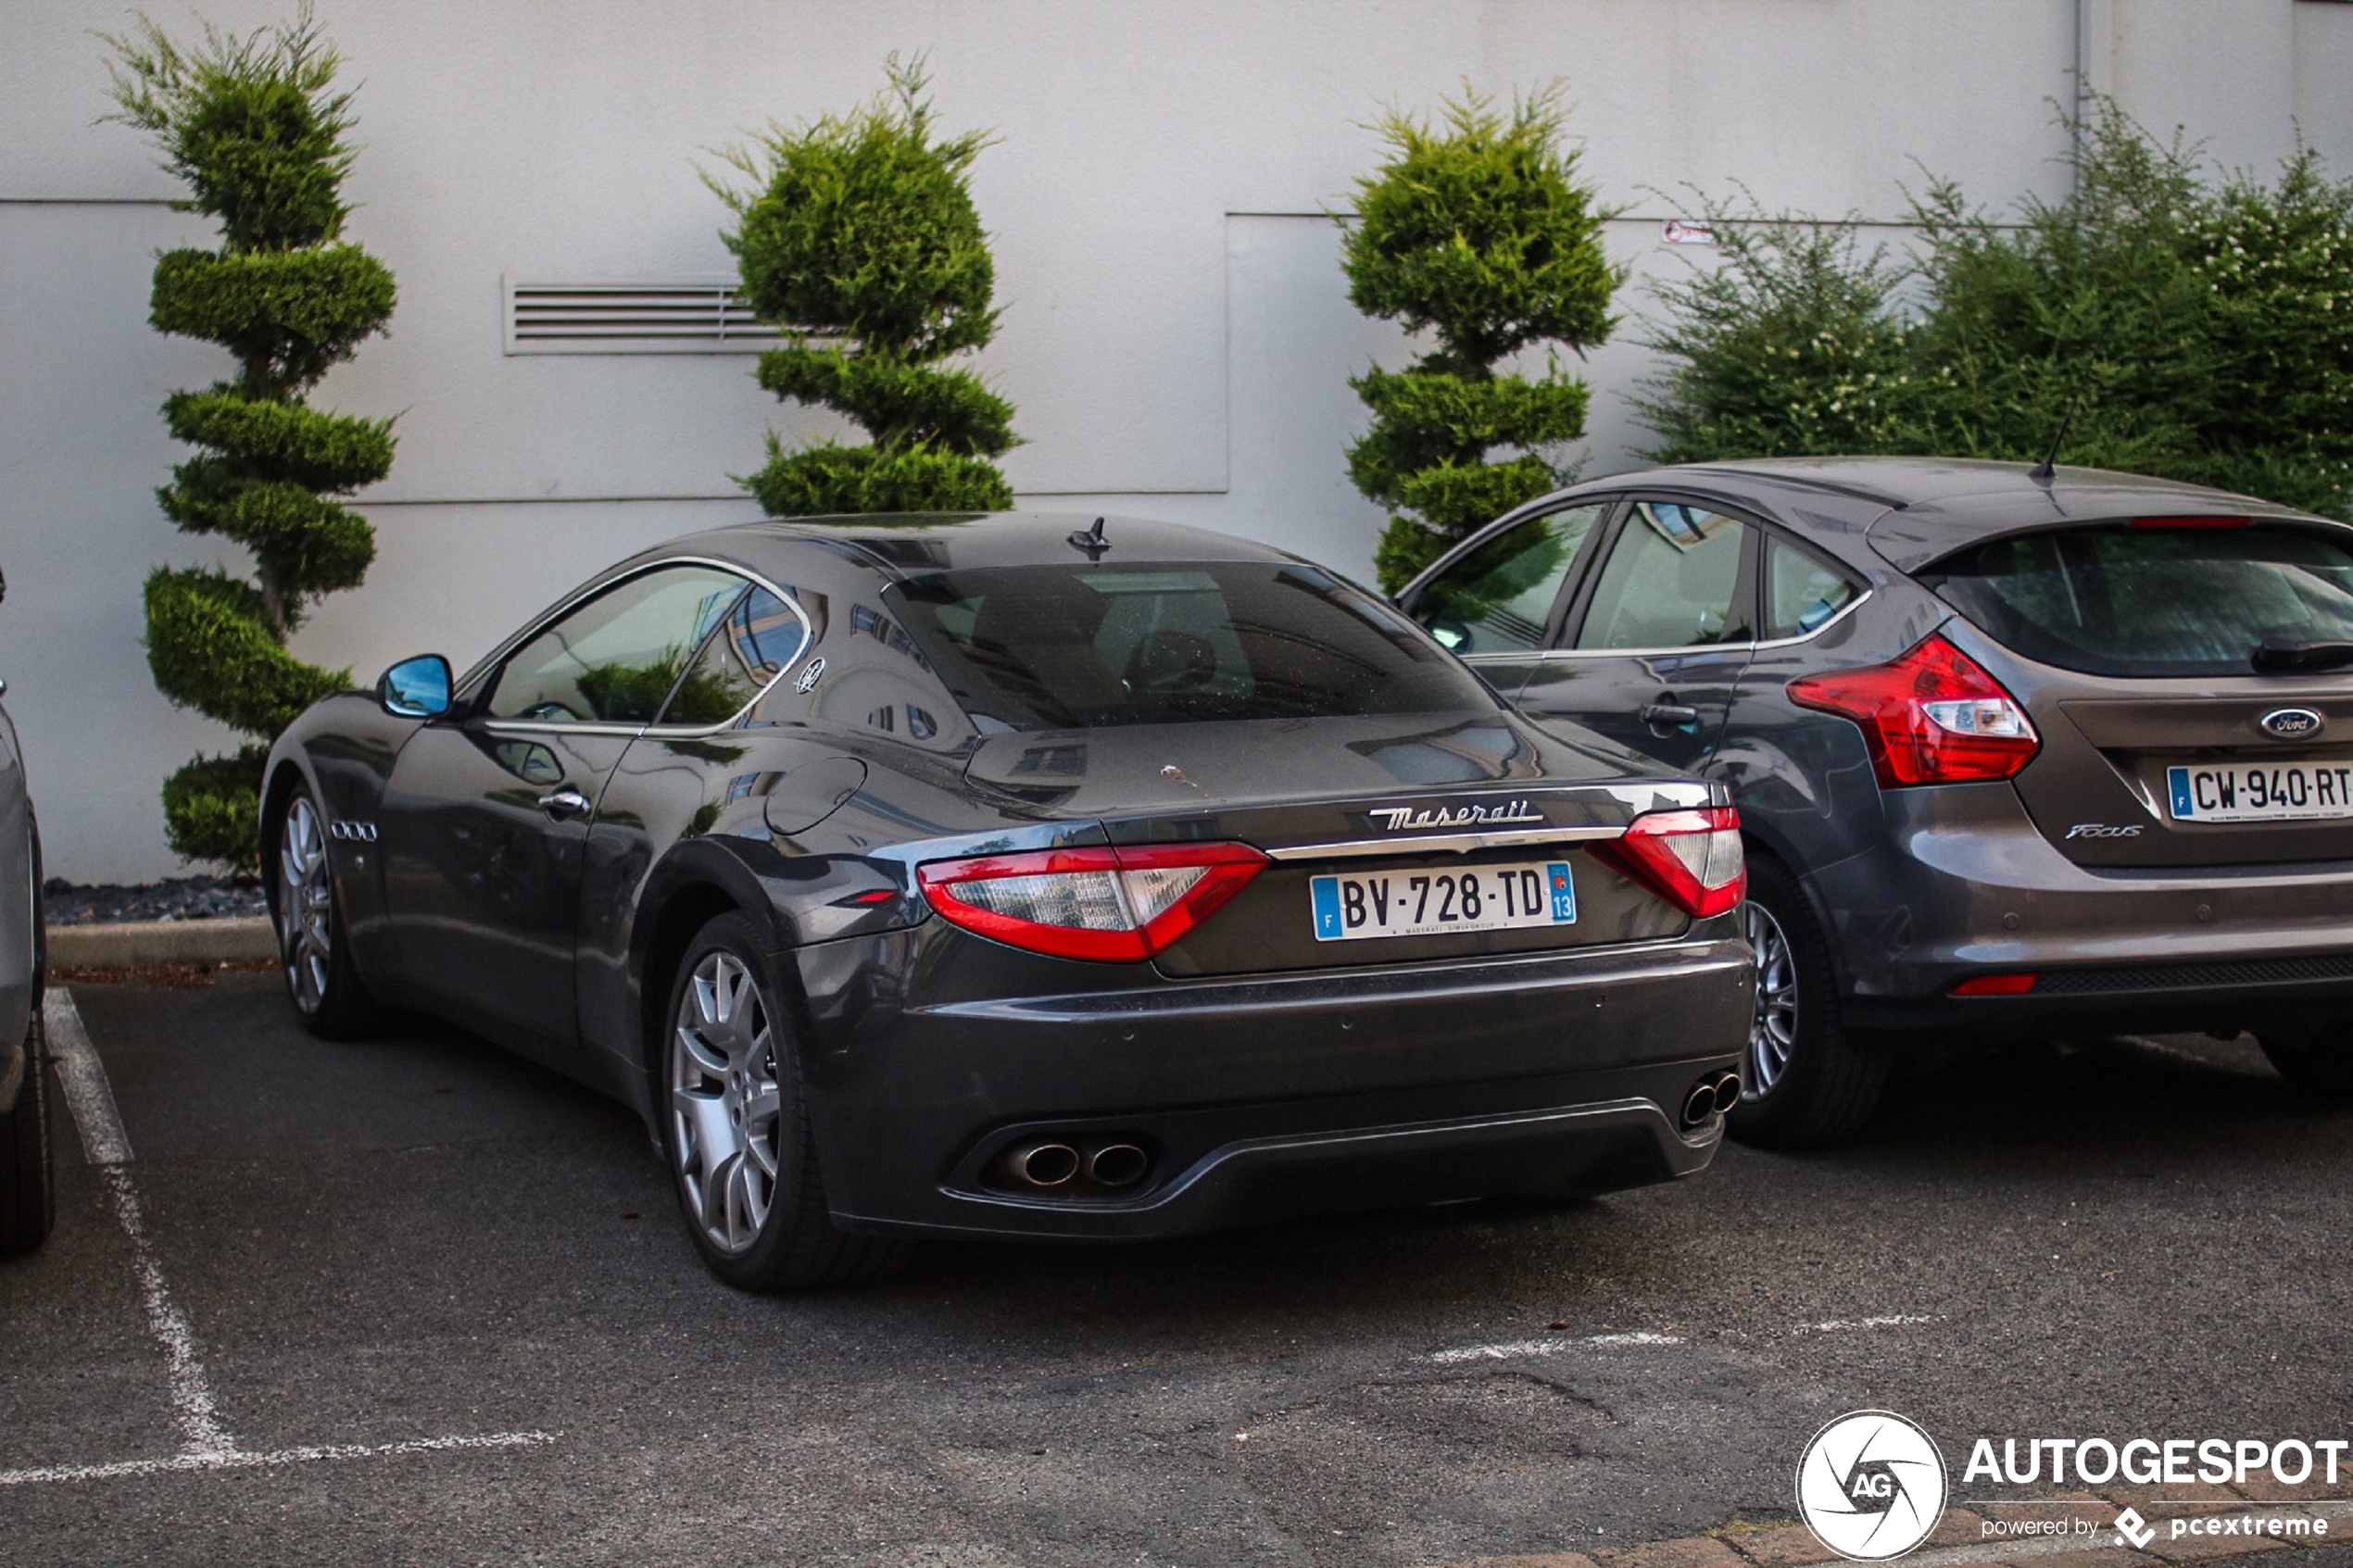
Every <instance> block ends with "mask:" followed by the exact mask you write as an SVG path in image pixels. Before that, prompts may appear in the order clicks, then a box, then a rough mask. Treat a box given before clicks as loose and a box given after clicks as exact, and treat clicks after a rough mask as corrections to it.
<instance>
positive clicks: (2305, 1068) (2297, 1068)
mask: <svg viewBox="0 0 2353 1568" xmlns="http://www.w3.org/2000/svg"><path fill="white" fill-rule="evenodd" d="M2255 1038H2256V1043H2257V1044H2258V1045H2260V1046H2261V1047H2263V1054H2264V1055H2265V1056H2267V1057H2269V1058H2271V1065H2272V1067H2273V1068H2275V1069H2277V1070H2278V1072H2279V1075H2280V1076H2281V1077H2283V1078H2284V1079H2286V1080H2287V1081H2288V1082H2289V1083H2290V1084H2293V1085H2295V1086H2296V1088H2298V1089H2300V1090H2302V1091H2303V1092H2304V1093H2305V1094H2307V1095H2309V1096H2310V1097H2311V1098H2314V1099H2317V1100H2321V1101H2323V1102H2325V1103H2327V1104H2330V1105H2345V1104H2348V1103H2353V1027H2348V1026H2347V1025H2345V1024H2323V1025H2321V1026H2319V1027H2316V1028H2303V1029H2267V1030H2265V1031H2264V1032H2263V1033H2262V1034H2260V1035H2257V1036H2256V1037H2255Z"/></svg>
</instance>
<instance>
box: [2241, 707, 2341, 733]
mask: <svg viewBox="0 0 2353 1568" xmlns="http://www.w3.org/2000/svg"><path fill="white" fill-rule="evenodd" d="M2256 722H2257V723H2259V724H2260V725H2262V726H2263V733H2264V734H2267V735H2270V736H2271V738H2272V739H2273V740H2309V739H2311V738H2312V737H2313V736H2314V735H2317V734H2320V733H2321V729H2322V726H2323V725H2325V724H2326V723H2327V722H2328V721H2327V720H2325V719H2323V718H2322V717H2321V716H2320V715H2319V714H2317V713H2315V712H2313V711H2312V710H2311V709H2309V708H2274V709H2271V711H2270V712H2269V713H2266V714H2265V715H2263V717H2262V718H2260V719H2259V720H2257V721H2256Z"/></svg>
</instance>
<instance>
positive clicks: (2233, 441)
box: [1642, 98, 2353, 515]
mask: <svg viewBox="0 0 2353 1568" xmlns="http://www.w3.org/2000/svg"><path fill="white" fill-rule="evenodd" d="M2071 129H2075V130H2077V131H2078V132H2080V135H2079V139H2078V141H2077V148H2078V150H2077V151H2076V152H2075V154H2074V155H2073V157H2072V162H2073V165H2074V174H2075V179H2074V182H2073V186H2072V189H2071V191H2070V194H2068V195H2067V196H2066V197H2065V198H2063V199H2061V200H2057V201H2049V200H2045V199H2042V198H2039V197H2032V196H2029V197H2026V198H2024V199H2022V200H2020V202H2019V203H2018V204H2017V208H2016V214H2017V221H2015V222H2014V223H2008V224H2003V223H1996V222H1994V221H1993V220H1990V219H1988V218H1987V217H1986V216H1985V215H1984V214H1983V213H1982V211H1979V210H1977V209H1974V208H1972V207H1970V206H1969V204H1968V202H1967V200H1966V199H1965V197H1964V195H1963V194H1962V192H1961V191H1960V190H1959V189H1958V188H1957V186H1955V185H1954V184H1952V183H1951V182H1944V181H1939V182H1933V183H1931V185H1930V186H1929V187H1928V189H1927V192H1926V194H1924V195H1922V196H1920V197H1919V198H1917V199H1916V200H1915V201H1914V202H1913V210H1912V217H1913V220H1914V221H1915V223H1916V224H1917V225H1918V232H1919V239H1918V242H1917V245H1915V246H1914V247H1913V248H1912V249H1911V250H1910V251H1909V252H1908V253H1895V254H1891V253H1890V252H1889V250H1888V249H1887V248H1886V247H1884V246H1878V247H1874V248H1872V249H1870V250H1869V251H1866V250H1864V249H1863V248H1862V247H1861V246H1860V245H1858V244H1856V241H1855V240H1854V239H1853V237H1852V232H1851V230H1844V229H1842V227H1841V226H1840V225H1836V224H1830V223H1824V222H1820V221H1818V220H1811V219H1806V218H1801V217H1793V216H1789V215H1782V216H1780V217H1775V218H1767V219H1764V220H1762V221H1757V220H1754V219H1752V220H1749V221H1746V222H1742V221H1736V220H1735V215H1734V214H1733V213H1731V212H1730V211H1727V210H1724V209H1722V208H1720V207H1719V208H1718V209H1717V210H1715V211H1714V212H1712V213H1711V214H1710V216H1712V217H1714V218H1716V219H1717V220H1718V226H1717V232H1718V242H1719V245H1720V246H1721V253H1720V254H1721V265H1720V266H1718V267H1716V268H1714V269H1712V270H1701V271H1697V272H1694V273H1693V274H1692V276H1691V277H1690V278H1688V279H1685V280H1683V281H1681V282H1672V283H1668V284H1667V285H1665V286H1664V287H1662V288H1661V289H1660V290H1659V291H1658V292H1659V295H1660V296H1661V299H1662V302H1663V303H1664V305H1665V306H1666V311H1665V314H1664V317H1663V320H1662V321H1661V324H1660V325H1659V326H1658V328H1657V329H1656V330H1655V332H1654V334H1653V336H1652V338H1651V339H1650V346H1652V347H1654V348H1655V349H1657V350H1658V351H1659V352H1660V353H1661V354H1662V355H1663V356H1664V357H1665V358H1666V367H1665V369H1664V370H1663V371H1662V373H1661V374H1660V375H1659V376H1658V377H1656V378H1655V380H1654V381H1653V382H1652V383H1651V384H1650V387H1649V395H1648V398H1647V400H1646V401H1645V402H1644V403H1643V404H1642V411H1643V416H1644V419H1645V420H1646V421H1647V422H1648V423H1649V424H1650V425H1651V427H1652V428H1653V429H1654V430H1655V431H1656V432H1657V433H1658V435H1659V443H1658V445H1656V446H1655V448H1653V449H1652V451H1651V453H1650V456H1652V457H1654V458H1657V459H1659V460H1661V461H1666V462H1685V461H1694V460H1705V459H1710V458H1743V457H1775V456H1796V455H1803V454H1821V453H1856V454H1869V453H1913V454H1939V455H1944V456H1953V457H1972V458H2002V459H2007V460H2009V461H2013V462H2033V461H2036V460H2038V459H2040V458H2042V457H2043V456H2044V454H2045V452H2047V451H2048V450H2049V448H2050V445H2051V442H2052V440H2053V438H2054V437H2055V436H2056V435H2057V433H2058V429H2059V425H2060V421H2061V420H2064V419H2066V418H2067V416H2068V413H2069V410H2070V408H2073V409H2074V410H2075V412H2074V418H2073V420H2071V421H2070V423H2069V425H2068V435H2067V441H2066V445H2065V447H2064V449H2063V450H2062V451H2061V452H2060V454H2059V456H2060V458H2061V460H2063V461H2067V462H2072V463H2080V464H2083V465H2085V466H2087V467H2095V468H2111V469H2122V470H2132V471H2136V472H2142V473H2150V474H2157V475H2159V476H2162V477H2165V478H2170V479H2182V480H2188V481H2191V482H2193V483H2200V484H2211V485H2216V486H2219V487H2220V488H2222V489H2225V490H2235V491H2241V492H2245V493H2246V494H2249V495H2260V496H2264V497H2266V498H2268V499H2271V500H2275V501H2282V502H2285V503H2287V504H2289V505H2291V506H2298V507H2305V508H2311V509H2313V510H2317V511H2322V512H2329V513H2335V514H2339V515H2353V182H2338V181H2332V180H2329V179H2327V178H2325V177H2324V176H2323V175H2322V171H2321V169H2320V167H2319V163H2318V160H2317V158H2316V157H2314V155H2313V154H2312V152H2311V151H2310V149H2309V148H2307V149H2302V150H2299V151H2298V152H2296V154H2295V155H2294V156H2293V157H2289V158H2288V159H2287V160H2286V161H2285V162H2284V164H2283V166H2282V168H2281V169H2280V171H2279V174H2278V177H2277V178H2276V179H2275V180H2274V181H2272V182H2269V183H2265V182H2259V181H2257V180H2254V179H2252V178H2250V177H2246V176H2242V175H2218V174H2217V173H2216V172H2215V171H2213V170H2212V169H2210V168H2208V166H2207V165H2206V164H2205V163H2204V161H2203V159H2202V158H2201V157H2200V156H2199V154H2198V152H2197V149H2196V147H2195V146H2189V147H2185V146H2183V145H2182V144H2180V142H2179V141H2178V140H2177V141H2175V142H2174V143H2172V144H2164V143H2159V142H2158V141H2157V140H2156V139H2155V138H2153V137H2151V136H2150V135H2149V134H2148V133H2147V132H2145V130H2144V129H2142V128H2141V127H2140V126H2138V125H2136V124H2134V123H2133V120H2132V119H2130V118H2129V117H2127V116H2126V115H2125V114H2124V113H2123V112H2122V110H2120V108H2119V107H2117V105H2116V104H2115V103H2114V102H2112V101H2111V100H2108V99H2106V98H2095V99H2094V101H2093V105H2092V112H2091V114H2090V116H2089V117H2088V119H2086V120H2085V122H2084V123H2083V124H2082V125H2081V126H2080V127H2073V128H2071Z"/></svg>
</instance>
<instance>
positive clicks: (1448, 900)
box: [1307, 860, 1577, 942]
mask: <svg viewBox="0 0 2353 1568" xmlns="http://www.w3.org/2000/svg"><path fill="white" fill-rule="evenodd" d="M1307 892H1308V901H1309V903H1310V904H1311V905H1312V906H1313V908H1314V911H1315V940H1316V941H1318V942H1356V941H1361V940H1363V939H1365V937H1368V936H1428V935H1432V934H1434V933H1438V932H1458V931H1516V930H1518V929H1520V928H1521V927H1523V926H1531V925H1569V924H1573V923H1574V922H1576V920H1577V884H1576V882H1575V881H1574V880H1573V879H1572V878H1571V877H1570V876H1569V872H1568V862H1567V861H1566V860H1530V861H1528V862H1526V863H1524V864H1520V865H1513V866H1466V867H1463V868H1461V869H1460V870H1457V871H1447V872H1441V871H1416V872H1363V873H1359V874H1355V875H1349V876H1319V877H1311V878H1310V879H1309V880H1308V884H1307Z"/></svg>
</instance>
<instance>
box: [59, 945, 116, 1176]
mask: <svg viewBox="0 0 2353 1568" xmlns="http://www.w3.org/2000/svg"><path fill="white" fill-rule="evenodd" d="M41 1022H42V1026H43V1029H44V1032H45V1033H46V1034H47V1035H48V1037H49V1054H50V1056H51V1057H52V1058H54V1059H55V1060H56V1061H57V1082H58V1084H59V1085H62V1086H63V1087H64V1089H65V1092H66V1108H67V1109H68V1110H71V1111H72V1112H73V1124H74V1127H75V1128H76V1130H78V1131H79V1132H80V1133H81V1134H82V1157H83V1158H84V1159H86V1160H89V1161H90V1163H91V1164H93V1165H128V1164H129V1163H130V1162H131V1139H130V1138H129V1137H128V1136H126V1135H124V1133H123V1130H122V1113H121V1112H120V1110H116V1109H115V1103H114V1089H113V1087H112V1086H111V1085H108V1084H107V1070H106V1068H105V1067H103V1066H102V1065H100V1064H99V1061H98V1051H97V1047H94V1046H93V1045H92V1044H91V1043H90V1032H89V1031H88V1030H86V1029H84V1028H83V1027H82V1011H81V1010H80V1009H79V1008H76V1007H75V1006H74V1005H73V993H72V992H70V991H66V990H60V989H57V988H56V987H52V988H51V989H50V992H49V995H48V997H47V999H46V1000H45V1001H44V1002H43V1004H42V1007H41Z"/></svg>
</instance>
